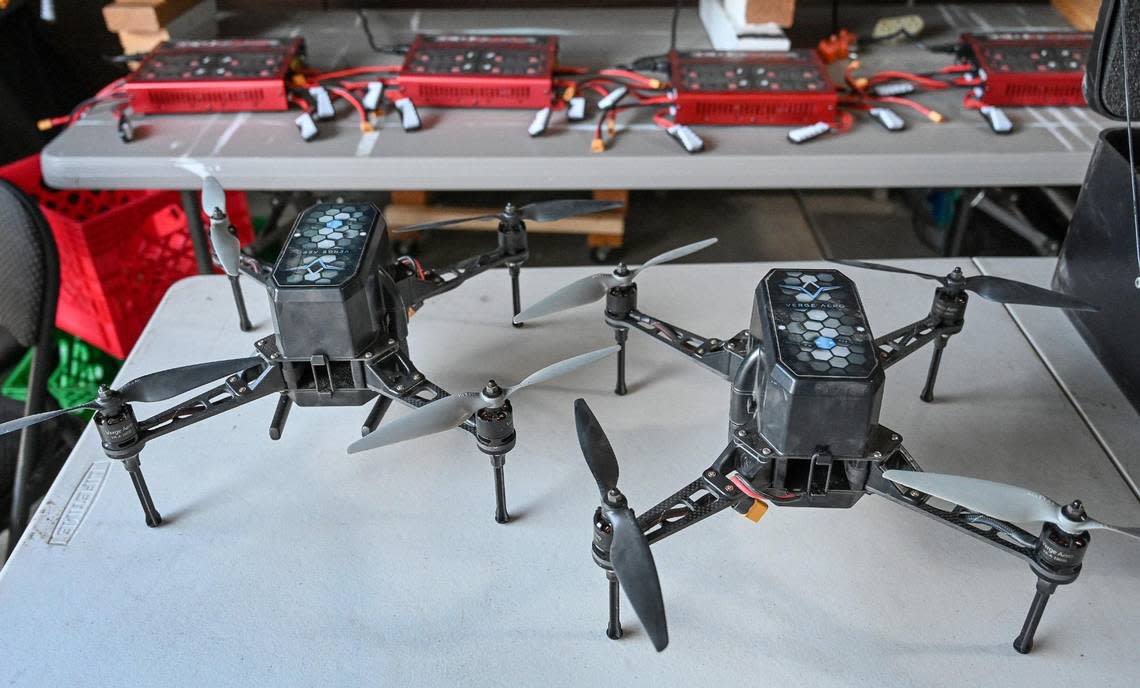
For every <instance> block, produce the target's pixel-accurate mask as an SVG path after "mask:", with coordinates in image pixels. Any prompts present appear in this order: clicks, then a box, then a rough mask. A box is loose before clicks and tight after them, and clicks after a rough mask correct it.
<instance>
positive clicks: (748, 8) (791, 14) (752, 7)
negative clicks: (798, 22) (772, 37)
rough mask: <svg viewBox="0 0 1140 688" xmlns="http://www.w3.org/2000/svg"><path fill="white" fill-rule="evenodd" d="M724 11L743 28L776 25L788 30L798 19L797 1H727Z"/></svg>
mask: <svg viewBox="0 0 1140 688" xmlns="http://www.w3.org/2000/svg"><path fill="white" fill-rule="evenodd" d="M724 9H725V11H727V12H728V14H729V16H731V17H732V20H733V23H735V24H737V25H741V26H743V25H748V24H776V25H777V26H780V27H783V28H785V29H786V28H788V27H789V26H791V25H792V22H793V21H794V20H795V18H796V0H725V3H724Z"/></svg>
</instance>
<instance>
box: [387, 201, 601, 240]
mask: <svg viewBox="0 0 1140 688" xmlns="http://www.w3.org/2000/svg"><path fill="white" fill-rule="evenodd" d="M621 206H622V204H621V203H620V202H618V201H594V200H588V199H574V200H562V201H539V202H538V203H531V204H530V205H524V206H522V207H521V208H516V207H514V206H513V205H511V204H509V203H508V204H507V207H506V208H504V209H503V212H501V213H492V214H490V215H475V216H473V217H461V218H458V219H455V220H441V221H439V222H426V223H424V224H420V225H411V226H408V227H400V228H398V229H393V230H392V233H393V234H403V233H404V232H422V231H425V230H429V229H439V228H441V227H448V226H451V225H462V224H466V223H468V222H478V221H479V220H499V221H501V222H507V223H511V222H517V221H519V220H530V221H531V222H554V221H555V220H561V219H564V218H567V217H573V216H575V215H589V214H590V213H600V212H602V211H603V210H613V209H615V208H620V207H621Z"/></svg>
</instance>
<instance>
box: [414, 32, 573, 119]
mask: <svg viewBox="0 0 1140 688" xmlns="http://www.w3.org/2000/svg"><path fill="white" fill-rule="evenodd" d="M557 57H558V39H557V38H555V37H553V36H481V35H466V34H449V35H440V36H426V35H419V36H416V38H415V40H414V41H412V45H411V48H409V49H408V54H407V55H406V56H405V57H404V64H403V66H401V67H400V77H399V85H400V90H401V91H402V92H403V93H404V95H406V96H408V97H409V98H411V99H412V102H413V103H415V104H416V105H417V106H419V107H459V108H527V109H532V110H534V109H539V108H544V107H546V106H547V105H550V102H551V100H552V99H553V97H554V67H555V63H556V60H557Z"/></svg>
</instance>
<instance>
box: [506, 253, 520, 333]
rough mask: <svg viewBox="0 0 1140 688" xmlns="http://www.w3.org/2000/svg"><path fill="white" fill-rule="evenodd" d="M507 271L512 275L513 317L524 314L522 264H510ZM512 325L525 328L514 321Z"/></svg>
mask: <svg viewBox="0 0 1140 688" xmlns="http://www.w3.org/2000/svg"><path fill="white" fill-rule="evenodd" d="M507 270H508V271H509V272H510V274H511V305H512V307H513V309H514V313H513V315H512V317H513V316H516V315H518V314H519V313H521V312H522V298H521V297H520V296H519V273H520V272H521V271H522V263H508V264H507ZM511 324H512V325H514V326H515V327H522V326H523V324H522V323H521V322H514V320H512V321H511Z"/></svg>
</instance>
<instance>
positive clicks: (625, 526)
mask: <svg viewBox="0 0 1140 688" xmlns="http://www.w3.org/2000/svg"><path fill="white" fill-rule="evenodd" d="M574 420H575V424H576V425H577V428H578V443H579V444H580V445H581V446H582V454H583V456H585V457H586V464H587V465H588V466H589V467H590V472H591V473H593V474H594V480H595V481H597V483H598V491H599V492H600V493H601V496H602V514H603V515H604V516H605V518H606V520H607V521H609V523H610V526H611V527H612V528H613V538H612V540H611V542H610V564H612V565H613V568H614V573H615V574H616V575H617V578H618V582H619V583H620V584H621V587H622V588H623V589H624V590H625V596H626V598H627V599H628V600H629V603H630V605H631V606H632V607H633V611H634V613H635V614H637V618H638V619H640V620H641V625H642V626H644V627H645V630H646V632H647V633H648V634H649V639H650V640H651V641H652V642H653V647H655V648H656V649H657V651H658V652H660V651H662V650H664V649H665V647H666V646H667V645H668V644H669V629H668V626H667V625H666V623H665V602H664V600H662V598H661V581H660V580H658V578H657V566H656V564H654V563H653V553H652V552H651V551H650V549H649V541H648V540H646V539H645V534H644V533H642V532H641V526H639V525H638V524H637V517H636V516H635V515H634V513H633V509H630V508H629V505H628V504H627V503H626V499H625V495H623V494H622V493H621V491H620V490H618V488H617V480H618V463H617V457H616V456H615V455H614V450H613V447H611V446H610V441H609V439H607V438H606V433H605V432H604V431H603V430H602V426H601V425H599V424H598V419H597V418H595V417H594V414H593V412H592V411H590V407H589V406H587V405H586V402H585V400H583V399H578V400H577V401H575V402H574Z"/></svg>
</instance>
